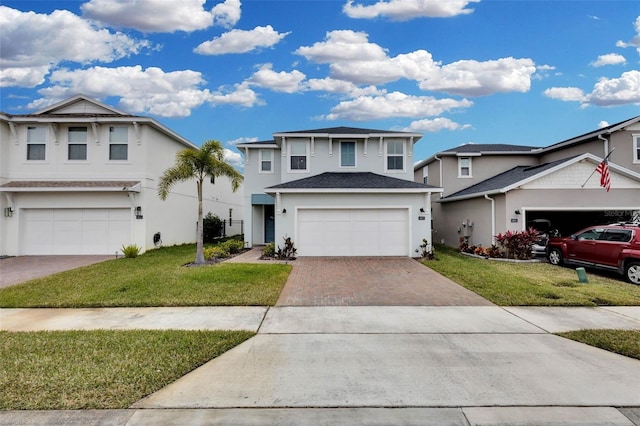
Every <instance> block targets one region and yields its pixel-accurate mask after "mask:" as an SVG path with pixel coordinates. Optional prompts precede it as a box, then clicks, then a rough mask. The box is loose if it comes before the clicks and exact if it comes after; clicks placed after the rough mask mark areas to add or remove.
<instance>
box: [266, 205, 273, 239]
mask: <svg viewBox="0 0 640 426" xmlns="http://www.w3.org/2000/svg"><path fill="white" fill-rule="evenodd" d="M274 207H275V206H274V205H265V206H264V242H265V243H272V242H274V241H275V240H276V237H275V229H276V227H275V221H274V216H275V209H274Z"/></svg>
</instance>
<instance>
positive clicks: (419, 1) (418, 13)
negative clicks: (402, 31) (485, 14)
mask: <svg viewBox="0 0 640 426" xmlns="http://www.w3.org/2000/svg"><path fill="white" fill-rule="evenodd" d="M479 1H480V0H446V1H443V0H388V1H378V2H377V3H374V4H372V5H361V4H354V1H353V0H349V1H347V3H346V4H345V5H344V7H343V8H342V10H343V11H344V13H345V14H346V15H347V16H349V17H351V18H366V19H371V18H377V17H379V16H386V17H389V18H390V19H392V20H395V21H406V20H409V19H413V18H421V17H431V18H445V17H451V16H457V15H466V14H469V13H472V12H473V9H468V8H467V6H468V5H469V3H477V2H479Z"/></svg>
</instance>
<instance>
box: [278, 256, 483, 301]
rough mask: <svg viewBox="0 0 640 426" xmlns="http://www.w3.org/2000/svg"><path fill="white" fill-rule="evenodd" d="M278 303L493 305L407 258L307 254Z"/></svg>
mask: <svg viewBox="0 0 640 426" xmlns="http://www.w3.org/2000/svg"><path fill="white" fill-rule="evenodd" d="M276 305H277V306H488V305H493V304H492V303H491V302H489V301H488V300H486V299H484V298H483V297H480V296H478V295H477V294H476V293H474V292H472V291H470V290H467V289H466V288H464V287H462V286H460V285H458V284H456V283H454V282H453V281H451V280H449V279H448V278H445V277H443V276H442V275H440V274H438V273H437V272H435V271H433V270H431V269H429V268H427V267H425V266H424V265H422V264H421V263H420V262H417V261H416V260H413V259H410V258H404V257H302V258H298V259H297V260H296V261H295V262H294V263H293V270H292V271H291V274H290V275H289V279H288V280H287V284H286V285H285V287H284V289H283V291H282V293H281V294H280V298H279V299H278V303H277V304H276Z"/></svg>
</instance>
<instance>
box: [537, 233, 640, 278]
mask: <svg viewBox="0 0 640 426" xmlns="http://www.w3.org/2000/svg"><path fill="white" fill-rule="evenodd" d="M547 258H548V259H549V263H551V264H552V265H562V264H572V265H579V266H585V267H589V268H597V269H607V270H611V271H616V272H618V273H619V274H623V275H624V277H625V279H627V281H629V282H631V283H633V284H636V285H640V225H638V224H616V225H602V226H591V227H589V228H585V229H583V230H581V231H579V232H577V233H575V234H573V235H571V236H570V237H564V238H550V239H549V242H548V244H547Z"/></svg>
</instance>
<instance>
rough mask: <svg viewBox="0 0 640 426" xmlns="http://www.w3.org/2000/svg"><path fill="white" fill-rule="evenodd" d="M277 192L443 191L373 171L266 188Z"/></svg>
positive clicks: (322, 176) (329, 174)
mask: <svg viewBox="0 0 640 426" xmlns="http://www.w3.org/2000/svg"><path fill="white" fill-rule="evenodd" d="M265 192H266V193H268V194H269V193H276V192H283V193H284V192H422V193H426V192H442V188H438V187H436V186H433V185H425V184H423V183H418V182H414V181H411V180H406V179H398V178H393V177H389V176H383V175H379V174H376V173H371V172H351V173H344V172H325V173H322V174H319V175H315V176H310V177H307V178H303V179H298V180H294V181H290V182H285V183H281V184H279V185H274V186H270V187H268V188H266V189H265Z"/></svg>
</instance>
